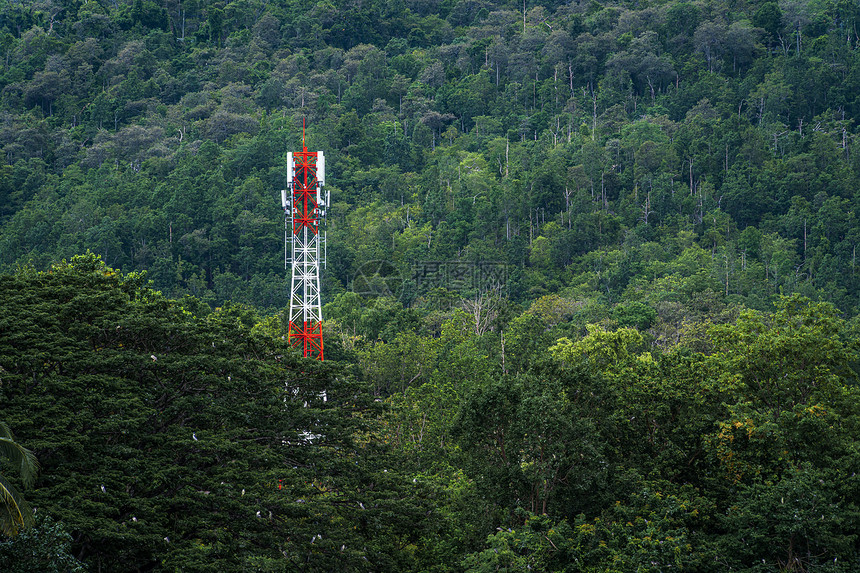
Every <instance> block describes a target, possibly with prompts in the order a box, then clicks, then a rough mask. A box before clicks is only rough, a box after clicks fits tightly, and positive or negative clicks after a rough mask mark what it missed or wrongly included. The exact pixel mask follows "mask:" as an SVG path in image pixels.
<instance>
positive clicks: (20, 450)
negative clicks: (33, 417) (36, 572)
mask: <svg viewBox="0 0 860 573" xmlns="http://www.w3.org/2000/svg"><path fill="white" fill-rule="evenodd" d="M4 458H5V460H6V461H7V462H8V463H9V464H10V465H12V467H14V468H15V469H16V470H17V471H18V473H19V474H20V475H21V481H22V482H23V483H24V486H25V487H32V486H33V484H34V483H35V481H36V473H37V472H38V470H39V462H38V461H36V456H35V455H34V454H33V452H31V451H30V450H28V449H27V448H25V447H23V446H22V445H20V444H19V443H17V442H16V441H15V437H14V436H13V435H12V430H10V429H9V426H8V425H7V424H6V422H3V421H0V460H2V459H4ZM0 503H2V507H0V532H2V533H3V534H4V535H9V536H13V535H16V534H17V533H18V531H19V530H20V529H21V528H23V527H29V526H31V525H32V524H33V510H32V509H31V508H30V505H29V504H28V503H27V501H26V500H25V499H24V498H23V497H22V496H21V494H20V493H19V492H18V490H17V489H16V488H15V487H14V486H13V485H12V483H11V482H10V481H9V480H8V479H7V478H6V477H5V476H4V475H3V474H2V473H0Z"/></svg>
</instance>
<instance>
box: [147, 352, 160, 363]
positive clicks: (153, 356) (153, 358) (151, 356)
mask: <svg viewBox="0 0 860 573" xmlns="http://www.w3.org/2000/svg"><path fill="white" fill-rule="evenodd" d="M149 357H150V358H152V361H153V362H155V361H156V360H158V358H156V357H155V354H150V355H149Z"/></svg>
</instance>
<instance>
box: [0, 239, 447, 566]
mask: <svg viewBox="0 0 860 573" xmlns="http://www.w3.org/2000/svg"><path fill="white" fill-rule="evenodd" d="M0 300H2V303H0V304H2V306H3V308H4V315H3V317H2V318H0V365H2V367H3V368H4V370H5V372H4V378H3V385H2V387H0V394H2V398H0V399H2V403H3V404H4V415H6V416H7V419H8V420H9V422H10V423H12V424H14V425H15V426H16V427H18V428H20V433H21V435H24V436H26V437H27V442H28V443H29V444H32V447H33V449H34V450H35V451H36V452H37V453H38V454H39V457H40V459H41V460H42V464H43V468H44V472H43V474H42V478H41V479H40V480H39V481H38V483H37V485H38V488H37V489H36V490H35V491H34V494H33V496H32V502H33V504H34V505H35V506H37V507H38V509H39V511H40V512H42V511H44V512H47V513H48V514H50V515H52V516H54V517H55V518H57V519H59V520H61V521H62V522H63V523H64V524H65V527H66V528H67V529H68V531H69V532H70V533H71V534H72V537H73V549H74V552H75V554H76V555H77V556H79V557H80V558H81V559H83V560H84V561H85V562H88V563H89V564H91V565H92V566H94V567H97V568H98V567H100V568H101V569H102V570H114V571H129V570H153V569H161V568H169V569H185V570H207V569H209V568H215V567H217V568H218V569H219V570H222V571H231V570H235V571H247V570H272V571H281V570H296V569H302V568H310V569H323V570H331V569H332V568H336V567H341V566H346V567H348V568H352V569H356V570H361V569H368V568H370V569H375V570H408V569H409V568H410V567H412V564H413V562H414V560H415V556H414V553H415V549H414V548H415V547H416V546H417V544H418V540H419V538H420V535H421V531H422V527H424V526H423V525H422V527H417V528H416V527H414V526H412V524H413V523H415V522H418V521H419V517H418V516H426V515H427V511H428V508H427V507H426V505H427V503H428V500H427V496H426V495H424V494H423V493H422V491H424V489H425V488H424V487H423V486H421V485H420V484H417V483H415V484H412V483H411V482H406V481H405V480H404V479H403V478H401V476H400V474H399V473H397V472H395V471H394V469H395V468H396V466H395V464H394V463H393V462H392V461H391V460H388V461H386V460H387V458H386V454H385V450H384V448H382V447H381V446H379V445H376V444H375V442H374V440H373V439H372V435H373V434H372V428H371V427H370V426H369V425H368V422H365V421H363V420H366V419H370V418H369V417H368V416H366V415H365V410H366V407H367V404H366V403H365V401H364V399H363V398H362V396H361V393H359V392H358V390H357V388H356V387H355V385H354V384H353V383H351V382H349V381H348V380H346V379H345V377H340V378H339V377H336V376H335V375H334V373H335V372H336V365H330V364H328V363H326V364H320V363H318V362H313V361H304V359H302V358H300V357H299V356H297V355H296V354H295V353H294V352H293V351H292V350H291V349H290V347H289V345H288V344H287V342H286V341H285V340H283V339H282V337H281V336H273V333H278V332H279V328H280V327H279V325H278V324H277V323H276V322H275V323H273V322H272V321H268V322H266V323H259V319H258V317H257V316H256V315H255V313H254V312H253V311H252V310H251V309H249V308H245V307H241V306H231V307H226V308H223V309H221V310H219V311H217V312H214V313H211V314H208V315H206V312H204V311H203V310H201V309H205V307H204V306H202V305H200V304H199V303H197V302H196V301H194V299H190V298H189V299H187V300H186V301H185V302H184V303H178V302H174V301H170V300H168V299H165V298H164V297H163V296H161V294H160V293H158V292H155V291H152V290H150V289H149V288H148V287H146V286H145V284H144V283H143V280H142V278H141V277H140V276H137V275H127V276H123V275H121V274H119V273H116V272H114V271H113V270H111V269H110V268H108V267H106V266H105V265H104V263H102V262H101V260H100V259H98V258H97V257H95V256H94V255H86V256H80V257H75V258H74V259H72V261H71V262H70V263H63V264H59V265H55V266H54V267H53V268H52V269H51V270H50V271H48V272H44V273H38V272H34V271H31V270H26V269H25V270H22V271H20V272H19V273H17V274H15V275H11V276H2V277H0ZM371 404H372V402H371ZM407 484H408V485H407ZM423 523H424V524H428V525H427V526H431V525H432V524H433V523H434V519H429V520H425V521H423ZM409 547H412V548H413V549H411V550H407V548H409Z"/></svg>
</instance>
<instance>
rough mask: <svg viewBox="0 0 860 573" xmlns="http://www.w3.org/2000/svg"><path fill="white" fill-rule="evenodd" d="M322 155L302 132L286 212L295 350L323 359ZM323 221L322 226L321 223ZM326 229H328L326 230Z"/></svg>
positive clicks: (290, 168) (284, 196) (284, 194)
mask: <svg viewBox="0 0 860 573" xmlns="http://www.w3.org/2000/svg"><path fill="white" fill-rule="evenodd" d="M324 185H325V157H324V156H323V152H322V151H308V148H307V146H306V145H305V133H304V127H303V128H302V151H299V152H296V153H292V152H290V153H287V187H288V188H287V189H282V190H281V204H282V206H283V208H284V217H285V218H284V241H285V247H284V268H287V266H288V265H291V266H292V279H291V281H290V330H289V340H290V344H292V345H293V347H295V348H301V349H302V353H303V354H304V356H310V357H311V358H317V359H319V360H322V359H323V334H322V304H321V301H320V264H322V265H323V267H325V263H326V233H325V211H326V206H327V205H328V202H329V196H328V191H326V192H325V194H323V186H324ZM321 221H322V225H320V222H321ZM321 227H322V228H321Z"/></svg>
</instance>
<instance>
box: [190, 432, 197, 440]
mask: <svg viewBox="0 0 860 573" xmlns="http://www.w3.org/2000/svg"><path fill="white" fill-rule="evenodd" d="M191 437H192V438H194V441H195V442H196V441H197V432H191Z"/></svg>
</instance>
